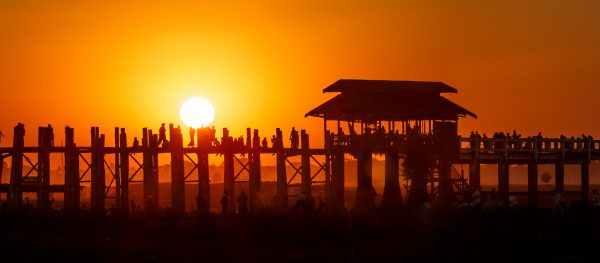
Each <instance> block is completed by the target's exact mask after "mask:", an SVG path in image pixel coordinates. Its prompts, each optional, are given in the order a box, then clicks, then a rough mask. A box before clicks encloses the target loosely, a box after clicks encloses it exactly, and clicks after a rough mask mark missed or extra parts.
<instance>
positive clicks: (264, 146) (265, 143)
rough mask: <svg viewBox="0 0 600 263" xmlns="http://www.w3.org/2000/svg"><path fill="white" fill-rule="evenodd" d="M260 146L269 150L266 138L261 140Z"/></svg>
mask: <svg viewBox="0 0 600 263" xmlns="http://www.w3.org/2000/svg"><path fill="white" fill-rule="evenodd" d="M261 146H262V148H263V149H267V148H269V143H268V142H267V137H265V138H263V140H262V142H261Z"/></svg>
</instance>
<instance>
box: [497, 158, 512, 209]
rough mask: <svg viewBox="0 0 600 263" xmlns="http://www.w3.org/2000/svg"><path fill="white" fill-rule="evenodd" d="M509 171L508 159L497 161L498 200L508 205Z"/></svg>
mask: <svg viewBox="0 0 600 263" xmlns="http://www.w3.org/2000/svg"><path fill="white" fill-rule="evenodd" d="M509 186H510V181H509V171H508V161H507V160H506V159H503V160H501V161H500V162H499V163H498V194H499V197H500V202H501V203H503V204H504V205H506V206H508V191H509Z"/></svg>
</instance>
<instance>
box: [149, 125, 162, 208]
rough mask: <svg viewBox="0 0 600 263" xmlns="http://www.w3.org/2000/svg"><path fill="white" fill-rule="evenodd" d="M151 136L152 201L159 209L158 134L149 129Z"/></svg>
mask: <svg viewBox="0 0 600 263" xmlns="http://www.w3.org/2000/svg"><path fill="white" fill-rule="evenodd" d="M149 133H151V134H152V136H150V151H151V152H152V155H151V156H152V177H151V178H152V201H153V202H154V207H155V208H156V210H158V208H159V206H158V203H159V202H158V201H159V200H160V196H159V195H160V191H159V180H158V148H159V144H158V134H153V133H152V130H149Z"/></svg>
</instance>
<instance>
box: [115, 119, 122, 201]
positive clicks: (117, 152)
mask: <svg viewBox="0 0 600 263" xmlns="http://www.w3.org/2000/svg"><path fill="white" fill-rule="evenodd" d="M120 143H121V141H120V135H119V127H115V167H114V171H113V172H114V174H115V177H114V180H115V207H116V208H117V211H120V210H121V191H122V189H121V155H122V153H121V151H120V147H119V146H120Z"/></svg>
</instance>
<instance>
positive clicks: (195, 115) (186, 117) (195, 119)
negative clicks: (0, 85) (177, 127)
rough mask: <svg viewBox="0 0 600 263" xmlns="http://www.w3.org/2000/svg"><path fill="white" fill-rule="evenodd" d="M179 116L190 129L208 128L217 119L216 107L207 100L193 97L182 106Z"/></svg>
mask: <svg viewBox="0 0 600 263" xmlns="http://www.w3.org/2000/svg"><path fill="white" fill-rule="evenodd" d="M179 116H180V117H181V121H183V123H184V124H185V125H187V126H189V127H192V128H199V127H202V126H208V125H209V124H210V123H211V122H212V121H213V119H214V118H215V107H213V105H212V103H210V101H208V100H207V99H205V98H201V97H191V98H189V99H188V100H186V101H185V102H184V103H183V104H181V108H180V109H179Z"/></svg>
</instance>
